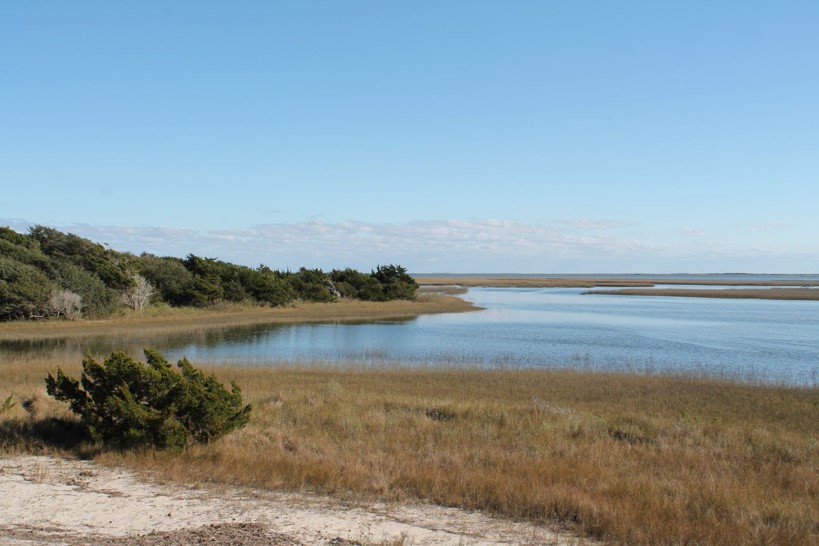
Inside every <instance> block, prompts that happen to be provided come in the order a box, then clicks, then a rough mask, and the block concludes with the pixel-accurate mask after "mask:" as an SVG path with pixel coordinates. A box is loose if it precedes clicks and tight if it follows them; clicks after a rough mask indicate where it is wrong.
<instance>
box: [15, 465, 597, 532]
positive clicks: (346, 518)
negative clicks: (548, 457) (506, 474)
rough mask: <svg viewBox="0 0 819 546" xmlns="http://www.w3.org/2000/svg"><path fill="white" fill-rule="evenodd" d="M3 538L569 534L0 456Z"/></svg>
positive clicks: (453, 514)
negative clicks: (161, 480) (157, 480)
mask: <svg viewBox="0 0 819 546" xmlns="http://www.w3.org/2000/svg"><path fill="white" fill-rule="evenodd" d="M0 543H2V544H8V545H12V546H22V545H46V544H48V545H66V544H72V545H76V544H95V545H98V544H99V545H128V546H135V545H148V544H158V545H166V546H167V545H177V544H178V545H182V544H205V543H207V544H237V545H238V544H242V545H249V546H253V545H262V544H264V545H277V546H298V545H335V546H344V545H347V546H352V545H359V544H360V545H370V544H390V545H393V544H401V545H410V544H414V545H422V544H424V545H426V544H429V545H476V546H477V545H499V544H504V545H511V544H520V545H534V544H537V545H545V544H553V545H563V544H579V543H582V544H589V542H588V541H585V542H584V541H579V540H578V539H577V538H576V537H574V536H573V535H571V534H569V533H566V532H560V531H559V530H557V529H554V528H547V527H543V526H537V525H533V524H527V523H519V522H513V521H508V520H503V519H499V518H493V517H489V516H486V515H484V514H480V513H477V512H467V511H463V510H458V509H454V508H445V507H440V506H433V505H423V504H417V505H410V504H384V503H367V504H363V503H355V504H348V503H343V502H340V501H338V500H335V499H331V498H328V497H322V496H318V495H309V494H301V493H277V492H271V491H262V490H255V489H248V488H238V487H216V486H214V487H209V488H202V487H199V488H192V487H191V488H188V487H183V486H180V485H175V484H160V483H154V482H151V481H147V480H145V479H141V478H140V477H138V476H136V475H135V474H134V473H132V472H130V471H128V470H124V469H118V468H109V467H105V466H102V465H99V464H96V463H94V462H91V461H80V460H76V459H60V458H55V457H47V456H31V455H24V456H0Z"/></svg>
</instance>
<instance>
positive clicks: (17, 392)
mask: <svg viewBox="0 0 819 546" xmlns="http://www.w3.org/2000/svg"><path fill="white" fill-rule="evenodd" d="M57 365H60V366H62V367H63V368H64V369H66V371H71V372H73V373H77V371H78V369H79V362H45V361H44V362H38V361H36V360H34V359H29V360H25V359H20V360H11V361H4V362H3V363H2V364H0V384H2V385H3V386H4V387H3V389H4V391H6V390H10V392H11V393H12V394H13V395H14V396H15V399H16V400H24V399H30V398H35V399H36V400H37V404H38V412H37V417H36V418H34V417H32V416H31V415H29V414H27V413H26V412H25V410H24V409H23V408H22V406H21V404H16V405H15V407H14V408H12V409H11V410H10V411H8V412H7V413H6V414H4V415H3V416H2V417H0V420H2V421H1V422H2V424H3V425H2V428H0V431H8V430H9V429H14V426H17V425H19V424H20V423H25V422H31V421H32V420H34V421H40V420H43V419H49V418H59V419H69V420H70V419H71V417H70V416H67V415H66V413H67V410H66V409H65V408H63V407H61V406H62V405H61V404H58V403H56V402H54V401H51V400H50V399H48V397H46V396H45V395H44V390H43V385H42V377H44V376H45V374H46V373H47V372H48V371H53V370H54V369H55V368H56V366H57ZM204 369H205V370H206V371H213V372H214V373H216V374H217V376H219V377H220V378H221V379H222V380H224V381H228V380H230V379H236V380H237V381H238V382H239V384H240V385H241V386H242V389H243V394H244V396H245V399H246V400H247V401H249V402H251V403H252V404H253V405H254V413H253V416H252V418H251V422H250V423H249V425H248V426H247V427H246V428H244V429H242V430H240V431H237V432H235V433H233V434H231V435H229V436H227V437H225V438H223V439H221V440H220V441H218V442H217V443H214V444H212V445H208V446H197V447H193V448H190V449H187V450H185V451H184V452H182V453H177V454H171V453H164V452H154V451H145V452H126V453H119V452H104V453H97V454H96V457H97V459H98V460H100V461H102V462H104V463H107V464H125V465H127V466H130V467H132V468H134V469H137V470H141V471H145V472H147V473H148V474H149V475H151V476H153V477H155V478H157V479H162V480H173V481H178V482H183V483H200V482H210V483H217V484H242V485H248V486H253V487H261V488H271V489H291V490H303V491H317V492H322V493H328V494H332V495H336V496H339V497H344V498H347V499H385V500H390V501H402V500H408V499H411V500H416V499H423V500H428V501H432V502H435V503H438V504H441V505H446V506H459V507H463V508H468V509H478V510H482V511H486V512H489V513H493V514H497V515H501V516H506V517H510V518H514V519H520V520H528V521H533V522H552V523H554V522H559V523H562V524H565V525H568V526H570V527H572V528H573V529H575V530H577V531H579V532H581V533H584V534H585V535H586V536H590V537H594V538H602V539H605V540H606V541H610V542H612V543H618V544H646V545H647V544H771V545H773V544H777V545H778V544H795V545H808V544H817V541H819V525H817V517H816V516H817V514H819V472H818V471H817V469H819V446H817V439H819V389H817V388H816V387H815V386H814V387H810V388H807V387H806V388H796V387H784V386H764V385H753V384H742V383H736V382H729V381H722V380H714V379H703V378H691V377H684V376H677V377H668V376H659V375H639V374H623V373H603V372H589V371H583V372H578V371H571V370H548V371H544V370H529V371H524V370H518V371H515V370H506V371H497V370H475V369H471V370H463V369H447V370H440V369H439V370H432V369H400V370H395V369H386V368H382V369H379V368H373V369H360V368H359V369H356V368H348V369H342V368H340V367H336V368H327V369H322V368H320V367H313V368H294V367H290V368H280V369H262V368H253V367H214V368H211V369H208V368H206V367H205V368H204ZM6 386H8V389H7V388H6ZM15 424H16V425H15ZM3 434H4V435H5V436H4V437H2V438H0V442H2V443H3V444H4V445H5V449H6V450H12V451H13V450H21V449H24V450H28V451H32V450H35V451H36V450H46V451H49V450H51V451H58V452H59V450H60V449H64V448H61V447H60V446H55V445H53V444H51V443H49V442H48V440H47V438H40V439H38V440H37V441H32V440H29V441H28V443H25V442H24V441H23V440H21V439H20V438H19V437H18V438H12V437H9V435H8V434H7V433H6V432H3ZM21 442H23V444H24V445H21Z"/></svg>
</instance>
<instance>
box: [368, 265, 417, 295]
mask: <svg viewBox="0 0 819 546" xmlns="http://www.w3.org/2000/svg"><path fill="white" fill-rule="evenodd" d="M372 276H373V277H375V278H376V279H378V282H380V283H381V287H382V290H383V293H384V299H386V300H397V299H401V300H413V299H415V291H416V290H417V289H418V283H417V282H415V279H413V278H412V277H411V276H410V275H409V274H408V273H407V270H406V268H404V267H401V266H400V265H379V266H378V268H376V270H375V271H373V273H372Z"/></svg>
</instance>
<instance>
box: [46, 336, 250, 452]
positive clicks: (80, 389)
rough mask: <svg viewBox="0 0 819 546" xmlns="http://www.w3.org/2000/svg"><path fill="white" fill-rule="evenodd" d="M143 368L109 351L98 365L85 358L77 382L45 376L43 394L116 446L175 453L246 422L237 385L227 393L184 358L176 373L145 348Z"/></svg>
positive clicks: (246, 408) (98, 438)
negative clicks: (163, 449)
mask: <svg viewBox="0 0 819 546" xmlns="http://www.w3.org/2000/svg"><path fill="white" fill-rule="evenodd" d="M144 352H145V359H146V361H147V364H143V363H142V362H139V361H136V360H134V359H132V358H131V357H130V356H128V355H127V354H125V353H123V352H113V353H111V355H110V356H109V357H108V358H107V359H106V360H105V362H104V363H102V364H99V363H97V362H96V361H94V359H93V358H91V357H87V358H86V359H85V360H83V363H82V366H83V373H82V376H81V379H80V380H79V381H77V380H76V379H72V378H70V377H67V376H66V375H65V374H64V373H63V371H62V370H61V369H59V368H58V369H57V377H56V378H54V377H53V376H52V375H51V374H48V377H47V378H46V380H45V381H46V390H47V391H48V394H49V395H51V396H53V397H54V398H56V399H57V400H60V401H63V402H68V403H69V404H70V406H71V411H73V412H74V413H76V414H77V415H79V416H80V419H81V421H82V423H83V424H84V425H85V426H86V427H87V428H88V431H89V433H90V434H91V437H92V438H94V440H96V441H97V442H100V443H102V444H103V445H107V446H112V447H117V448H133V447H157V448H171V449H178V448H181V447H183V446H185V445H187V444H190V443H193V442H199V443H208V442H210V441H211V440H214V439H216V438H218V437H220V436H222V435H224V434H226V433H228V432H230V431H231V430H233V429H236V428H239V427H241V426H243V425H245V424H246V423H247V421H248V419H249V418H250V411H251V407H250V405H243V404H242V395H241V390H240V389H239V386H238V385H237V384H236V383H232V385H231V389H230V390H228V389H226V388H225V387H224V386H223V385H222V384H221V383H219V381H218V380H217V379H216V378H215V377H213V376H212V375H210V376H206V375H205V374H203V373H202V372H201V371H199V370H197V369H196V368H194V367H193V366H192V365H191V364H190V363H189V362H188V361H187V359H184V358H183V359H182V360H180V361H179V362H178V364H177V366H178V368H179V371H178V372H177V371H176V370H174V369H173V368H172V367H171V365H170V363H168V361H167V360H165V358H164V357H163V356H162V355H161V354H160V353H159V352H158V351H155V350H151V349H146V350H145V351H144Z"/></svg>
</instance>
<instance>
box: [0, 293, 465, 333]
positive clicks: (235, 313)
mask: <svg viewBox="0 0 819 546" xmlns="http://www.w3.org/2000/svg"><path fill="white" fill-rule="evenodd" d="M478 309H480V308H479V307H476V306H474V305H473V304H471V303H469V302H467V301H465V300H463V299H461V298H457V297H453V296H447V295H439V294H435V295H432V294H424V295H419V297H418V299H417V300H415V301H407V300H397V301H390V302H368V301H359V300H344V301H337V302H332V303H299V304H295V305H292V306H288V307H248V306H234V305H223V306H218V307H216V308H208V309H197V308H189V307H187V308H182V307H177V308H171V307H165V308H156V307H155V308H148V309H145V310H144V312H141V313H130V314H126V315H124V316H119V317H113V318H110V319H104V320H76V321H37V322H34V321H17V322H5V323H0V342H3V341H34V340H41V339H42V340H45V339H61V338H83V337H96V336H108V335H118V334H119V335H121V334H127V335H133V336H149V335H157V334H171V333H182V332H195V331H207V330H215V329H221V328H231V327H236V326H251V325H261V324H304V323H322V322H325V323H333V322H358V321H371V320H401V319H409V318H414V317H417V316H420V315H427V314H440V313H464V312H469V311H476V310H478Z"/></svg>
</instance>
